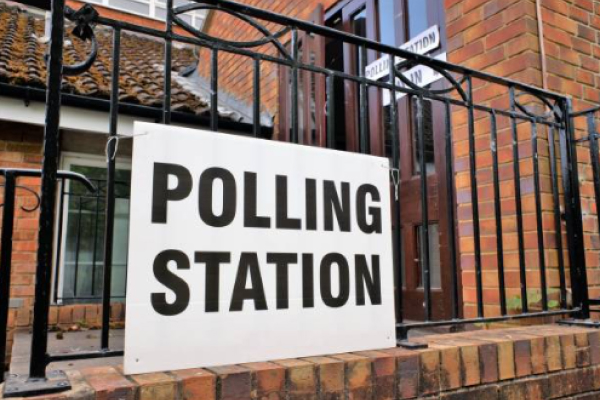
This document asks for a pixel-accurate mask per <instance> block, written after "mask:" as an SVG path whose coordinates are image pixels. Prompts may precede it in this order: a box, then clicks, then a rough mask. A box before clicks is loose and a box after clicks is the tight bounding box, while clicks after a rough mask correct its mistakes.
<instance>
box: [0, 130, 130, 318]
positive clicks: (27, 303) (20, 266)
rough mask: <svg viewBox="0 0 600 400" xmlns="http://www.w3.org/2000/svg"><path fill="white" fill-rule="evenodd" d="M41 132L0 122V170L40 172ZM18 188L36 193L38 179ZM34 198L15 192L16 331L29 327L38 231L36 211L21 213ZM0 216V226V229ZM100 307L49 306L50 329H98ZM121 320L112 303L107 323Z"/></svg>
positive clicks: (13, 288)
mask: <svg viewBox="0 0 600 400" xmlns="http://www.w3.org/2000/svg"><path fill="white" fill-rule="evenodd" d="M42 136H43V132H42V128H41V127H37V126H32V125H25V124H16V123H9V122H1V121H0V138H1V139H0V166H1V167H3V168H6V167H14V168H33V169H39V168H41V162H42V141H41V139H42ZM18 185H20V186H25V187H27V188H29V189H32V190H34V191H36V192H38V193H39V190H40V186H39V185H40V181H39V178H19V180H18ZM3 196H4V190H3V189H2V190H0V204H1V203H3V202H4V198H3ZM36 205H37V200H36V197H35V196H34V195H33V194H31V193H30V192H27V191H25V190H21V189H17V202H16V205H15V207H16V213H15V220H14V235H13V254H12V273H11V292H10V296H11V299H19V300H22V305H21V306H20V307H19V308H18V309H16V316H15V317H12V316H11V318H13V319H15V321H14V322H11V323H12V324H13V325H12V326H16V327H18V328H23V327H28V326H30V325H31V323H32V308H33V300H34V285H35V268H36V251H37V238H38V227H39V210H36V211H34V212H26V211H24V210H23V209H22V207H25V208H30V209H31V208H35V206H36ZM1 215H2V214H1V213H0V226H1V223H2V221H1ZM101 313H102V307H101V305H98V304H89V305H86V304H79V305H73V306H52V307H51V310H50V314H49V318H50V321H49V322H50V325H51V326H60V327H62V328H68V327H69V326H71V325H73V324H79V323H82V324H83V325H86V326H89V327H98V326H100V323H101V320H100V318H101ZM124 318H125V313H124V307H123V304H122V303H116V304H114V305H113V306H112V309H111V322H114V323H115V324H117V325H119V324H122V322H123V320H124Z"/></svg>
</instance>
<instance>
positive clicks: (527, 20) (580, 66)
mask: <svg viewBox="0 0 600 400" xmlns="http://www.w3.org/2000/svg"><path fill="white" fill-rule="evenodd" d="M541 4H542V21H543V29H544V48H545V51H546V63H547V74H546V76H545V77H544V76H543V74H542V61H541V55H540V46H539V35H538V28H537V13H536V4H535V1H534V0H507V1H499V0H488V1H483V0H446V19H447V27H448V29H447V32H448V44H449V45H448V47H449V61H450V62H453V63H458V64H462V65H466V66H469V67H472V68H475V69H479V70H484V71H486V72H490V73H492V74H495V75H499V76H503V77H508V78H511V79H515V80H517V81H520V82H524V83H528V84H531V85H534V86H537V87H542V86H543V81H544V80H543V78H545V80H546V81H547V88H548V89H549V90H551V91H554V92H557V93H560V94H564V95H567V96H570V97H572V98H573V101H574V106H575V107H574V108H575V109H576V110H581V109H584V108H586V107H590V106H591V105H593V104H598V102H599V101H600V91H599V90H598V85H599V84H600V79H599V78H598V72H600V61H598V59H597V57H598V56H599V55H600V46H598V39H599V38H600V32H599V31H598V30H599V29H600V16H599V15H600V2H599V1H597V0H542V1H541ZM474 86H475V91H474V94H475V102H476V103H482V104H488V105H491V106H494V107H498V108H503V109H507V108H508V106H509V98H508V91H507V89H506V88H504V87H501V86H498V85H493V84H487V85H486V84H483V83H482V82H478V81H477V80H476V81H475V85H474ZM524 102H525V103H526V104H529V105H534V104H535V105H537V109H538V110H539V111H543V110H542V108H541V106H540V105H539V104H536V102H535V101H533V100H532V99H524ZM538 103H539V102H538ZM466 118H467V114H466V112H463V111H460V110H458V109H456V110H455V112H454V115H453V122H454V127H455V141H456V148H455V154H456V157H457V160H456V170H457V177H456V179H457V180H456V184H457V191H458V193H457V197H458V203H459V208H458V217H459V235H460V247H461V266H462V271H463V285H464V289H463V294H464V296H463V300H464V303H465V313H466V315H467V316H474V315H475V307H474V303H475V301H476V292H475V271H474V257H473V224H472V222H471V220H472V216H471V215H472V214H471V211H472V208H471V198H470V180H469V176H468V175H469V174H468V165H469V162H468V141H467V138H468V136H467V119H466ZM475 118H476V122H475V136H476V151H477V157H476V160H477V167H478V172H477V179H478V186H479V196H480V202H479V208H480V213H481V218H480V224H481V232H482V245H481V246H482V247H481V248H482V252H483V256H482V266H483V283H484V287H485V288H486V290H485V292H484V302H485V303H486V315H494V314H497V313H498V312H499V306H498V305H499V292H498V289H497V287H498V277H497V265H498V262H497V253H496V244H495V242H496V238H495V232H496V224H495V219H494V218H493V198H492V196H493V187H492V181H491V151H490V117H489V115H486V114H481V113H476V114H475ZM509 123H510V121H509V119H508V118H502V117H499V118H498V154H499V161H500V174H499V175H500V181H501V183H500V185H501V189H500V192H501V197H502V209H503V213H502V217H503V218H502V226H503V230H504V234H505V237H504V240H503V245H504V249H505V257H504V263H505V268H506V271H507V272H506V282H507V285H508V287H509V290H508V293H507V297H508V298H509V299H518V297H519V296H520V290H519V285H520V278H519V276H518V265H519V264H518V259H517V252H516V250H517V235H516V219H515V205H516V203H515V200H514V191H515V186H514V183H513V172H512V165H513V158H512V154H511V150H512V149H511V147H512V146H511V137H510V125H509ZM584 124H585V119H584V118H582V119H580V121H577V127H578V128H579V129H580V130H581V129H583V128H584ZM518 137H519V150H520V168H521V176H522V180H521V190H522V202H523V203H522V204H523V213H524V241H525V249H526V259H525V261H526V267H527V281H528V285H529V287H530V288H532V290H534V291H535V288H539V285H540V272H539V261H538V258H539V257H538V256H539V254H538V251H537V250H536V249H537V229H536V221H535V216H536V214H535V199H534V195H533V162H532V149H531V140H530V138H531V128H530V126H529V124H519V126H518ZM548 146H549V144H548V132H547V130H544V129H541V130H540V131H539V140H538V147H539V150H540V159H539V164H540V171H541V177H540V178H541V181H540V185H541V191H542V209H543V212H542V216H543V230H544V245H545V249H546V251H545V253H544V255H545V258H546V264H547V268H548V272H547V274H546V277H547V279H548V283H549V285H550V286H552V287H553V288H557V287H558V285H559V280H558V269H557V268H558V257H559V253H558V251H556V249H557V238H556V235H555V233H554V232H555V229H554V224H555V221H554V215H553V213H552V206H553V204H554V203H553V201H552V198H551V193H552V191H551V190H552V189H551V180H550V176H549V174H550V164H549V157H548ZM579 150H580V151H579V152H578V154H579V161H580V164H581V166H580V178H581V181H582V195H584V196H591V195H593V188H592V186H591V167H590V164H589V154H588V153H587V152H588V149H587V145H586V144H583V145H581V146H580V149H579ZM559 186H560V185H559ZM561 194H562V193H561ZM583 203H584V204H583V205H584V210H583V212H584V220H585V222H584V225H585V230H586V235H585V236H586V238H585V239H586V247H587V250H586V259H587V263H588V268H589V273H588V277H589V280H590V283H591V284H592V285H595V286H596V287H597V286H598V284H600V253H599V252H598V250H599V249H600V244H599V240H598V232H597V230H598V229H597V220H596V217H595V215H594V214H595V213H596V211H595V206H593V204H592V202H591V201H586V200H585V199H584V202H583ZM561 206H562V204H561ZM562 239H563V246H564V244H565V243H566V237H565V236H564V235H563V238H562ZM592 250H593V251H592ZM565 262H566V264H567V266H568V260H567V259H566V257H565ZM566 278H567V282H568V281H569V272H568V271H567V277H566ZM598 295H600V290H598V289H597V288H594V289H592V296H594V297H597V296H598ZM557 296H558V294H557V291H556V289H553V290H551V296H550V297H551V299H553V300H557V299H558V297H557Z"/></svg>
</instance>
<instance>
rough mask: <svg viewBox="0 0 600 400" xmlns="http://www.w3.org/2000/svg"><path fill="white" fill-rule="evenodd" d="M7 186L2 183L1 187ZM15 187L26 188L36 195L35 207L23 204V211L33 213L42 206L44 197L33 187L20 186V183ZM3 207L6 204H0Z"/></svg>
mask: <svg viewBox="0 0 600 400" xmlns="http://www.w3.org/2000/svg"><path fill="white" fill-rule="evenodd" d="M5 186H6V185H0V188H1V187H5ZM15 189H21V190H25V191H26V192H29V193H31V194H32V195H34V196H35V200H36V203H35V205H34V206H33V207H31V208H28V207H25V206H21V210H23V211H25V212H27V213H32V212H34V211H35V210H37V209H38V208H40V204H41V202H42V199H41V198H40V195H39V194H38V193H37V192H36V191H35V190H33V189H31V188H28V187H26V186H20V185H16V186H15ZM2 207H4V204H0V208H2Z"/></svg>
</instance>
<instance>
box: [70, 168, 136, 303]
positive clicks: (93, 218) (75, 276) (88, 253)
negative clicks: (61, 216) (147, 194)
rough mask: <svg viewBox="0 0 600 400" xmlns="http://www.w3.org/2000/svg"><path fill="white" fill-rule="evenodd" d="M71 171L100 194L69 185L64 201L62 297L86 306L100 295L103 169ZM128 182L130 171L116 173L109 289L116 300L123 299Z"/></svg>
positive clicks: (104, 175) (126, 242) (104, 187)
mask: <svg viewBox="0 0 600 400" xmlns="http://www.w3.org/2000/svg"><path fill="white" fill-rule="evenodd" d="M71 170H72V171H74V172H78V173H81V174H83V175H85V176H87V177H88V178H89V179H91V180H92V181H93V182H94V184H95V185H96V186H97V187H98V189H99V190H98V192H97V193H89V192H88V191H87V189H85V187H83V185H81V184H79V183H76V182H71V184H70V187H69V192H68V193H67V195H66V197H65V200H64V201H65V204H66V207H67V212H66V216H65V218H66V219H67V221H66V222H67V223H66V227H65V241H64V247H63V251H64V253H63V254H64V260H63V263H64V264H63V269H62V274H63V293H62V296H63V300H64V301H65V302H89V301H93V300H99V299H100V297H101V295H102V275H103V271H102V268H103V249H104V215H105V214H104V209H105V195H106V180H105V177H106V169H105V168H103V167H93V166H85V165H72V166H71ZM130 181H131V171H129V170H121V169H117V170H116V172H115V195H116V199H115V227H114V233H113V235H114V244H113V270H112V282H111V288H112V296H113V298H119V299H121V298H123V297H124V296H125V280H126V275H125V267H126V264H127V246H128V232H129V194H130Z"/></svg>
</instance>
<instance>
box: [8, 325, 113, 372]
mask: <svg viewBox="0 0 600 400" xmlns="http://www.w3.org/2000/svg"><path fill="white" fill-rule="evenodd" d="M124 335H125V331H124V330H123V329H115V330H111V331H110V345H111V348H112V349H115V350H119V349H122V348H123V339H124ZM57 337H58V335H57V333H56V332H50V333H49V334H48V350H49V352H50V353H51V354H60V353H74V352H82V351H93V350H98V349H99V348H100V331H99V330H90V331H80V332H64V333H63V339H57ZM30 346H31V334H29V333H27V332H26V331H25V332H17V333H16V334H15V343H14V346H13V355H12V362H11V366H10V372H11V373H13V374H27V372H28V370H29V354H30V350H31V349H30ZM121 364H123V357H111V358H96V359H91V360H79V361H64V362H57V363H52V364H50V365H49V366H48V368H49V370H53V369H61V370H63V371H64V370H69V369H77V368H83V367H93V366H100V365H121Z"/></svg>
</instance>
